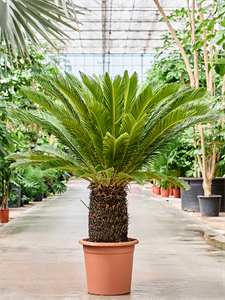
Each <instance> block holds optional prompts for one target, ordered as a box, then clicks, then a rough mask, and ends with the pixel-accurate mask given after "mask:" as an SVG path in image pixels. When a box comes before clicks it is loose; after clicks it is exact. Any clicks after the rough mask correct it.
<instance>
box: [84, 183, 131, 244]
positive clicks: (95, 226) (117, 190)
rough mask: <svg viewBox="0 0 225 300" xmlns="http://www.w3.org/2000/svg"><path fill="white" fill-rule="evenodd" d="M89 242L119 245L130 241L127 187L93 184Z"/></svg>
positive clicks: (91, 185)
mask: <svg viewBox="0 0 225 300" xmlns="http://www.w3.org/2000/svg"><path fill="white" fill-rule="evenodd" d="M89 188H90V190H91V194H90V206H89V240H90V241H91V242H102V243H117V242H126V241H128V238H127V234H128V212H127V198H126V196H127V192H126V189H127V188H126V187H121V186H117V185H99V184H97V183H91V184H90V185H89Z"/></svg>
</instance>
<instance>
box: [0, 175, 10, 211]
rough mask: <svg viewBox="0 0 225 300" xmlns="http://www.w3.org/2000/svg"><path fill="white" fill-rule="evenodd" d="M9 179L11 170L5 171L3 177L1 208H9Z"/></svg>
mask: <svg viewBox="0 0 225 300" xmlns="http://www.w3.org/2000/svg"><path fill="white" fill-rule="evenodd" d="M9 180H10V172H4V175H3V179H2V203H1V209H7V208H8V199H9Z"/></svg>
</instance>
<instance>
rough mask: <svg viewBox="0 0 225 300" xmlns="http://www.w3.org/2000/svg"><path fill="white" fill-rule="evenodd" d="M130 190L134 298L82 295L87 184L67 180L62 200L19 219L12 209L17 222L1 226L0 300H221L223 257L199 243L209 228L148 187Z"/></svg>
mask: <svg viewBox="0 0 225 300" xmlns="http://www.w3.org/2000/svg"><path fill="white" fill-rule="evenodd" d="M130 191H131V193H129V214H130V229H129V236H130V237H135V238H138V239H139V241H140V243H139V244H138V245H136V248H135V255H134V267H133V281H132V291H131V294H128V295H124V296H118V297H113V296H108V297H104V296H94V295H90V294H88V293H87V291H86V279H85V267H84V258H83V250H82V246H81V245H80V244H79V243H78V241H79V239H81V238H84V237H87V235H88V233H87V231H88V230H87V223H88V220H87V215H88V210H87V208H86V207H85V206H84V205H83V204H82V203H81V201H80V199H81V200H83V201H84V202H85V203H87V204H88V195H89V190H87V183H86V182H85V181H83V180H75V179H71V180H70V181H69V183H68V190H67V192H66V193H65V194H62V195H57V196H51V197H49V198H47V199H46V200H44V201H42V202H40V203H38V204H35V205H33V207H31V208H30V209H27V208H26V207H25V208H24V210H23V212H22V213H21V214H20V215H19V213H18V212H17V215H15V213H16V209H14V219H13V214H12V215H11V218H12V219H13V220H11V221H10V222H9V223H7V224H5V225H4V226H2V227H1V229H0V233H1V254H0V259H1V261H0V269H1V273H0V299H1V300H42V299H44V300H58V299H60V300H67V299H68V300H69V299H71V300H72V299H81V300H86V299H87V300H91V299H93V300H100V299H109V300H110V299H117V298H119V299H121V300H123V299H124V300H128V299H131V300H132V299H135V300H136V299H137V300H153V299H154V300H203V299H204V300H205V299H207V300H214V299H217V300H224V294H225V255H224V254H225V252H224V251H223V250H221V249H219V248H215V247H213V246H212V245H210V244H208V242H207V241H206V240H205V239H204V238H203V237H204V234H205V230H206V229H207V230H209V226H208V224H206V223H205V222H203V221H202V220H200V219H198V218H197V217H196V216H195V217H194V216H192V215H190V214H188V213H186V212H183V211H181V210H180V209H179V207H178V206H179V205H178V201H177V202H176V200H175V199H174V200H172V199H171V200H169V202H167V201H165V200H161V199H159V198H157V197H155V196H153V195H152V193H151V190H150V189H148V187H147V188H145V187H140V186H139V185H137V184H132V185H131V188H130ZM171 203H172V205H171ZM20 211H21V210H20ZM222 218H223V217H222ZM221 220H222V219H221ZM211 230H213V229H212V228H211ZM219 234H221V232H218V235H219ZM221 235H222V234H221Z"/></svg>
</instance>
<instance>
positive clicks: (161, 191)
mask: <svg viewBox="0 0 225 300" xmlns="http://www.w3.org/2000/svg"><path fill="white" fill-rule="evenodd" d="M152 192H153V194H155V195H161V197H170V196H174V198H180V188H179V187H177V186H171V187H168V188H164V187H162V186H157V185H154V184H153V186H152Z"/></svg>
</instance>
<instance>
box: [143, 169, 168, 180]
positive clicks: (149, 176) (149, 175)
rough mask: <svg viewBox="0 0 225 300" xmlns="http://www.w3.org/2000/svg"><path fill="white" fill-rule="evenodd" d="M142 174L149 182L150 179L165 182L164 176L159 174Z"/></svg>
mask: <svg viewBox="0 0 225 300" xmlns="http://www.w3.org/2000/svg"><path fill="white" fill-rule="evenodd" d="M143 173H144V174H145V176H146V177H147V178H148V180H150V179H156V180H158V181H164V180H166V176H165V175H164V174H162V173H160V172H156V171H146V172H143Z"/></svg>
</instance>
